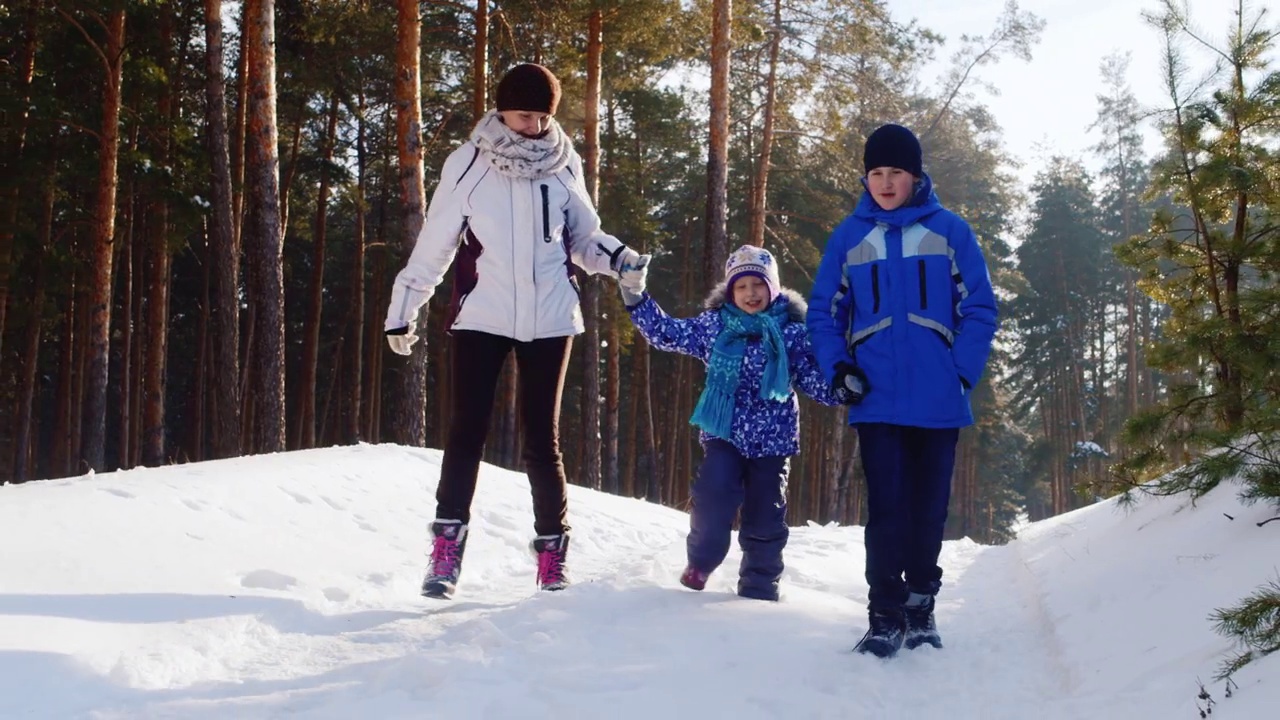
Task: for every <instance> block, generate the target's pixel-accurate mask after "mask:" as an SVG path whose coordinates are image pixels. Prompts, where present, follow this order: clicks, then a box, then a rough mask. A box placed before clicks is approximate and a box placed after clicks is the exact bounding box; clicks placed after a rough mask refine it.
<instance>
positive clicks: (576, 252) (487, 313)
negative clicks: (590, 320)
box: [386, 141, 625, 342]
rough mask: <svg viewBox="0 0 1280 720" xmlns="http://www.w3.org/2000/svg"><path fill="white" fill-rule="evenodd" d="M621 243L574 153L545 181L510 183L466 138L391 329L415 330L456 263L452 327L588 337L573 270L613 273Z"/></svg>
mask: <svg viewBox="0 0 1280 720" xmlns="http://www.w3.org/2000/svg"><path fill="white" fill-rule="evenodd" d="M623 249H625V245H624V244H623V243H622V242H621V241H620V240H618V239H617V238H615V237H613V236H612V235H608V234H606V233H604V232H602V231H601V229H600V217H599V216H598V215H597V214H596V211H595V208H594V206H593V205H592V203H591V199H590V197H589V196H588V195H587V191H586V185H585V184H584V183H583V180H582V159H581V158H580V157H579V156H578V154H577V153H576V152H574V153H573V154H572V157H571V158H570V160H569V163H568V165H566V166H565V167H564V168H563V169H561V170H560V171H558V172H555V173H553V174H551V175H548V176H546V177H542V178H536V179H532V180H530V179H527V178H516V177H509V176H507V175H504V174H502V173H500V172H499V171H498V170H497V169H496V168H495V167H494V166H493V164H492V163H491V162H490V161H489V158H488V155H487V154H486V153H484V152H481V151H480V150H479V148H477V147H476V145H475V144H474V143H473V142H471V141H467V142H465V143H463V144H462V145H461V146H460V147H459V148H458V149H457V150H455V151H453V153H452V154H451V155H449V158H448V159H447V160H445V162H444V168H443V169H442V171H441V173H440V183H439V185H437V186H436V189H435V192H434V193H433V195H432V197H431V204H430V206H429V207H428V209H427V216H426V220H425V222H424V223H423V225H422V231H421V232H420V233H418V240H417V243H416V244H415V245H414V248H413V252H412V254H411V255H410V256H409V262H408V264H407V265H406V266H405V268H404V269H403V270H401V271H400V273H399V274H398V275H397V276H396V280H395V284H394V285H393V287H392V291H391V303H390V306H389V307H388V309H387V321H386V329H387V330H394V329H397V328H402V327H405V326H407V325H412V324H414V322H415V320H416V318H417V314H418V310H419V309H420V308H421V307H422V306H423V305H425V304H426V303H427V301H428V300H430V299H431V296H432V294H434V292H435V288H436V287H437V286H438V285H439V284H440V281H441V280H442V279H443V278H444V274H445V271H446V270H448V269H449V266H450V265H452V264H454V262H455V257H456V258H457V267H456V268H455V271H454V272H455V277H454V284H455V289H454V298H453V303H452V305H451V311H452V313H453V320H452V323H451V324H450V326H449V327H450V329H453V330H478V331H481V332H486V333H491V334H494V335H501V336H505V337H510V338H514V339H516V340H519V341H526V342H527V341H529V340H535V339H538V338H548V337H562V336H566V335H576V334H578V333H580V332H582V331H583V324H582V310H581V308H580V307H579V304H578V289H577V285H576V282H575V281H574V280H573V276H572V267H571V265H570V263H572V265H576V266H577V267H580V268H582V269H583V270H585V271H586V272H588V273H592V274H596V273H610V274H613V275H615V276H616V274H617V273H616V271H615V269H614V268H613V267H612V263H613V261H614V260H615V259H616V258H618V256H619V254H620V253H621V251H622V250H623Z"/></svg>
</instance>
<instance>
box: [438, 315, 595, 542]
mask: <svg viewBox="0 0 1280 720" xmlns="http://www.w3.org/2000/svg"><path fill="white" fill-rule="evenodd" d="M572 344H573V338H571V337H555V338H545V339H540V340H533V341H531V342H519V341H517V340H514V339H512V338H509V337H502V336H500V335H491V334H489V333H483V332H475V331H472V330H458V331H455V332H454V333H453V358H452V362H453V387H452V388H451V392H452V395H453V403H452V405H451V411H452V412H451V415H450V418H449V422H450V428H449V440H448V442H447V443H446V445H445V448H444V462H443V463H442V464H441V468H440V486H439V487H438V488H436V517H437V518H444V519H449V520H461V521H462V522H464V523H466V522H470V521H471V500H472V498H474V497H475V494H476V475H477V474H478V473H479V471H480V459H481V458H482V457H483V456H484V443H485V438H486V436H487V435H488V434H489V416H490V414H491V413H492V411H493V398H494V394H495V393H496V392H497V388H498V376H499V375H500V374H501V372H502V365H503V363H504V362H506V359H507V355H509V354H510V353H511V351H512V350H513V349H514V350H515V353H516V370H517V371H518V373H519V378H520V422H521V426H522V427H523V428H524V465H525V472H527V473H528V475H529V487H530V490H531V491H532V492H533V519H534V530H535V531H536V532H537V534H539V535H559V534H560V533H563V532H565V531H567V530H568V529H569V526H568V524H567V523H566V515H567V508H568V502H567V500H566V495H565V477H564V462H563V460H562V459H561V456H560V396H561V394H562V393H563V391H564V376H565V371H566V370H567V369H568V367H569V349H570V347H571V346H572Z"/></svg>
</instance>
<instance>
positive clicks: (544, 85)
mask: <svg viewBox="0 0 1280 720" xmlns="http://www.w3.org/2000/svg"><path fill="white" fill-rule="evenodd" d="M497 103H498V109H499V110H530V111H532V112H543V113H546V114H548V115H555V114H556V106H557V105H559V104H560V81H559V80H557V79H556V76H555V75H552V74H551V71H550V70H548V69H546V68H544V67H542V66H541V65H535V64H533V63H525V64H523V65H517V66H515V67H513V68H511V69H510V70H508V71H507V74H506V75H503V76H502V80H500V81H498V96H497Z"/></svg>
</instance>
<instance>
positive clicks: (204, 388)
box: [186, 224, 214, 461]
mask: <svg viewBox="0 0 1280 720" xmlns="http://www.w3.org/2000/svg"><path fill="white" fill-rule="evenodd" d="M202 245H203V247H202V248H201V249H202V250H203V257H202V258H201V260H200V270H201V272H200V316H199V317H200V321H199V322H198V323H196V358H195V360H196V362H195V373H194V374H195V377H194V379H193V380H192V382H191V393H190V397H191V408H190V411H189V412H190V417H191V420H190V421H189V425H188V428H187V450H186V454H187V456H188V457H189V458H190V459H191V460H194V461H200V460H205V459H208V452H207V447H208V442H207V440H208V432H207V430H206V428H207V427H208V421H209V411H208V406H209V395H210V387H211V386H210V385H209V373H210V370H209V365H210V360H209V356H210V354H211V352H212V351H211V350H210V348H209V346H210V345H211V343H210V339H209V336H210V328H211V327H213V318H212V315H211V311H212V308H211V307H210V306H211V305H212V303H211V302H210V301H211V300H212V299H213V270H214V268H213V247H212V246H211V245H210V241H209V232H208V225H207V224H206V225H205V233H204V243H203V244H202Z"/></svg>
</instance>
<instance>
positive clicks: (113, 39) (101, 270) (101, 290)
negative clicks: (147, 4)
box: [81, 7, 124, 471]
mask: <svg viewBox="0 0 1280 720" xmlns="http://www.w3.org/2000/svg"><path fill="white" fill-rule="evenodd" d="M103 26H104V27H105V28H106V34H107V37H106V41H107V42H106V46H105V47H99V46H97V45H96V44H94V49H95V50H97V51H98V53H99V56H100V58H101V59H102V62H103V66H104V70H105V71H106V72H105V82H104V83H103V89H102V130H101V132H100V133H99V139H100V144H99V152H98V183H97V185H98V196H97V200H96V201H95V203H94V213H93V215H94V217H93V238H92V241H91V243H90V250H89V263H88V267H89V272H90V274H89V291H88V304H89V307H88V312H89V334H88V337H87V338H86V341H87V347H88V349H89V356H88V364H89V370H88V377H87V378H86V381H87V384H86V386H85V396H86V397H85V404H84V413H85V422H84V436H83V441H82V443H81V445H82V449H83V454H82V456H81V457H82V459H83V461H84V463H85V464H86V465H87V466H88V467H89V468H92V469H93V470H98V471H101V470H104V469H105V465H106V437H107V384H108V381H109V377H108V374H109V363H108V360H109V357H110V350H111V280H112V277H113V273H112V270H113V268H112V262H113V261H114V260H115V245H114V240H115V222H116V186H117V182H118V177H117V175H116V168H117V165H118V163H119V154H120V100H121V87H120V86H121V84H122V83H123V81H124V8H123V7H121V8H119V9H116V10H112V11H111V12H110V13H108V15H107V17H106V18H104V22H103ZM86 37H87V36H86Z"/></svg>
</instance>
